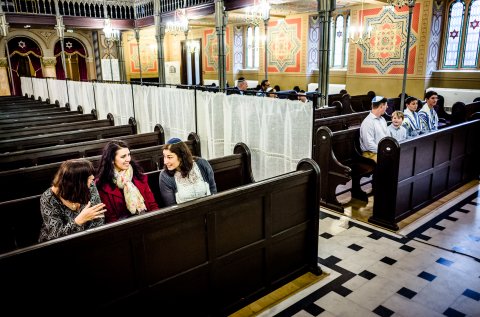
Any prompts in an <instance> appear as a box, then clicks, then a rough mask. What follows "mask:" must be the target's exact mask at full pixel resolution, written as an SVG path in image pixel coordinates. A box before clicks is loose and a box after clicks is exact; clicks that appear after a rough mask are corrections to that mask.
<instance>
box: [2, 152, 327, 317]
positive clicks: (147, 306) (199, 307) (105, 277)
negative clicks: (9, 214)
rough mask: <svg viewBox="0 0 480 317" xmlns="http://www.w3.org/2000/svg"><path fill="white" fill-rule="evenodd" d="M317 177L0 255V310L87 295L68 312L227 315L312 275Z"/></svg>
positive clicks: (305, 170) (281, 181) (301, 173)
mask: <svg viewBox="0 0 480 317" xmlns="http://www.w3.org/2000/svg"><path fill="white" fill-rule="evenodd" d="M319 173H320V171H319V169H318V166H317V165H316V164H315V162H313V161H312V160H310V159H305V160H302V161H301V162H300V163H299V165H298V167H297V171H295V172H291V173H288V174H285V175H281V176H278V177H275V178H270V179H267V180H264V181H260V182H257V183H254V184H249V185H247V186H242V187H238V188H234V189H231V190H227V191H225V192H221V193H218V194H216V195H212V196H209V197H204V198H200V199H198V200H194V201H191V202H188V203H185V204H181V205H178V206H172V207H169V208H165V209H162V210H160V211H156V212H150V213H146V214H144V215H141V216H138V217H132V218H129V219H126V220H123V221H120V222H116V223H112V224H109V225H105V226H102V227H99V228H95V229H92V230H89V231H86V232H81V233H77V234H73V235H70V236H66V237H63V238H59V239H56V240H52V241H49V242H45V243H42V244H38V245H35V246H32V247H28V248H24V249H21V250H17V251H14V252H11V253H8V254H3V255H1V256H0V280H1V281H2V283H0V289H1V291H2V294H3V295H2V296H3V299H2V305H3V308H4V309H6V310H15V312H17V313H19V314H21V313H23V312H24V311H27V310H30V309H31V307H32V305H35V306H37V305H39V306H40V305H44V304H45V302H48V301H51V300H52V298H55V305H56V306H55V309H57V310H59V311H64V310H65V309H70V310H71V309H72V298H76V299H78V298H84V297H85V296H93V299H92V300H91V301H89V303H88V305H78V306H76V307H75V313H88V312H91V311H96V312H101V313H112V312H113V313H117V312H123V313H125V312H127V311H128V312H130V311H132V312H136V313H137V314H140V315H142V314H143V313H144V312H146V311H150V312H151V311H152V309H154V310H155V311H156V312H158V314H160V315H166V316H174V315H176V316H226V315H229V314H231V313H233V312H234V311H236V310H238V309H240V308H242V307H244V306H245V305H247V304H249V303H251V302H253V301H255V300H257V299H258V298H260V297H262V296H264V295H266V294H268V293H270V292H272V291H273V290H274V289H276V288H278V287H280V286H282V285H284V284H286V283H288V282H290V281H292V280H293V279H295V278H297V277H299V276H300V275H302V274H305V273H306V272H312V273H314V274H317V275H319V274H321V269H320V268H319V266H318V226H319V212H318V210H319V208H318V207H319V206H318V192H319ZM69 277H71V278H72V279H74V280H75V281H81V282H80V283H72V282H66V279H67V280H68V279H69ZM86 294H87V295H86ZM89 294H93V295H89ZM25 299H28V305H26V304H25Z"/></svg>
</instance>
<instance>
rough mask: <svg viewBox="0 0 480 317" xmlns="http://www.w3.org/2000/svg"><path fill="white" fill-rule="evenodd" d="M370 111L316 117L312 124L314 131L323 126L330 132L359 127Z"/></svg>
mask: <svg viewBox="0 0 480 317" xmlns="http://www.w3.org/2000/svg"><path fill="white" fill-rule="evenodd" d="M369 113H370V111H362V112H355V113H350V114H344V115H339V116H335V117H329V118H321V119H316V120H315V121H314V124H313V129H314V131H317V129H318V128H320V127H322V126H325V127H328V128H329V129H330V130H331V131H332V132H335V131H340V130H346V129H349V128H352V127H359V126H360V125H361V124H362V121H363V119H365V118H366V117H367V116H368V114H369Z"/></svg>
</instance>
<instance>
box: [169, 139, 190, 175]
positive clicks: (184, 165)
mask: <svg viewBox="0 0 480 317" xmlns="http://www.w3.org/2000/svg"><path fill="white" fill-rule="evenodd" d="M163 150H169V151H170V152H172V153H175V154H176V155H177V156H178V160H179V161H180V165H179V168H180V173H181V174H182V176H183V177H187V176H188V173H190V171H191V170H192V168H193V161H194V160H195V159H196V158H195V157H193V155H192V152H190V149H189V148H188V146H187V145H186V144H185V142H177V143H173V144H165V145H164V146H163ZM163 168H164V169H165V170H166V171H167V172H168V173H169V174H174V173H175V171H169V170H168V169H167V167H166V166H165V165H164V167H163Z"/></svg>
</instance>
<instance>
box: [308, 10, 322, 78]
mask: <svg viewBox="0 0 480 317" xmlns="http://www.w3.org/2000/svg"><path fill="white" fill-rule="evenodd" d="M319 21H320V19H319V18H318V16H311V17H309V18H308V52H307V73H312V72H313V70H316V69H318V41H319V37H320V23H319Z"/></svg>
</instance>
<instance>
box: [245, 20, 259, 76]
mask: <svg viewBox="0 0 480 317" xmlns="http://www.w3.org/2000/svg"><path fill="white" fill-rule="evenodd" d="M245 43H246V47H245V49H246V54H245V68H247V69H256V68H258V65H259V64H260V53H259V45H260V30H259V27H258V26H249V27H247V39H246V41H245Z"/></svg>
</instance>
